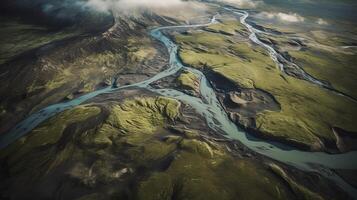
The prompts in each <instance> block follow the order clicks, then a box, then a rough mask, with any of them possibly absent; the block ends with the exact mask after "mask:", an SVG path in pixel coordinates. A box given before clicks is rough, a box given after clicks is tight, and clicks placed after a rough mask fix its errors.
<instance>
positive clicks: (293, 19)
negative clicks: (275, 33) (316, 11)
mask: <svg viewBox="0 0 357 200" xmlns="http://www.w3.org/2000/svg"><path fill="white" fill-rule="evenodd" d="M257 17H258V18H265V19H273V20H279V21H283V22H288V23H297V22H303V21H305V18H304V17H302V16H301V15H299V14H297V13H282V12H279V13H273V12H261V13H259V14H257Z"/></svg>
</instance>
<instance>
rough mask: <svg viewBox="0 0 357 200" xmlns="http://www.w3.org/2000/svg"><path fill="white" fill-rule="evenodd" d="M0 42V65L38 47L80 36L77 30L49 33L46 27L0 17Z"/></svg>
mask: <svg viewBox="0 0 357 200" xmlns="http://www.w3.org/2000/svg"><path fill="white" fill-rule="evenodd" d="M0 21H1V30H0V37H1V38H6V39H4V40H1V44H0V45H1V48H0V64H3V63H5V62H6V61H8V60H10V59H11V58H13V57H14V56H16V55H20V54H21V53H23V52H26V51H28V50H31V49H34V48H37V47H40V46H42V45H45V44H48V43H51V42H53V41H57V40H62V39H65V38H70V37H73V36H77V35H79V34H81V32H80V31H79V30H69V29H68V30H61V31H55V32H54V31H51V30H49V29H48V27H45V26H40V25H32V24H26V23H23V22H21V21H19V20H16V19H11V18H6V17H0Z"/></svg>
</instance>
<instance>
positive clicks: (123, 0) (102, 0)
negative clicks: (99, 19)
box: [86, 0, 184, 11]
mask: <svg viewBox="0 0 357 200" xmlns="http://www.w3.org/2000/svg"><path fill="white" fill-rule="evenodd" d="M182 4H184V2H183V1H181V0H89V1H88V2H87V4H86V6H88V7H90V8H94V9H96V10H98V11H110V10H126V11H127V10H130V9H135V8H170V7H174V6H180V5H182Z"/></svg>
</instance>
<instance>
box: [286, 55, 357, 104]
mask: <svg viewBox="0 0 357 200" xmlns="http://www.w3.org/2000/svg"><path fill="white" fill-rule="evenodd" d="M289 54H290V55H291V56H292V57H293V58H294V59H295V62H296V63H297V64H298V65H299V66H301V67H302V68H303V69H304V70H305V71H306V72H307V73H309V74H311V75H312V76H314V77H316V78H318V79H320V80H325V81H328V82H329V83H331V85H332V87H334V88H336V89H337V90H339V91H341V92H343V93H345V94H349V95H351V96H353V97H354V98H357V91H356V89H355V88H356V85H357V81H356V77H357V72H356V68H357V65H356V63H357V58H356V56H355V55H349V54H344V53H342V52H333V56H331V54H332V52H327V51H323V50H318V49H315V48H309V49H307V50H305V51H290V52H289Z"/></svg>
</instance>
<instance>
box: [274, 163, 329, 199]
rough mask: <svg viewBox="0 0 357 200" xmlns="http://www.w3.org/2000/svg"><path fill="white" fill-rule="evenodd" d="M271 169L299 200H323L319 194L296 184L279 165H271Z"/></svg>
mask: <svg viewBox="0 0 357 200" xmlns="http://www.w3.org/2000/svg"><path fill="white" fill-rule="evenodd" d="M270 168H271V169H272V170H273V172H274V173H276V174H277V175H278V176H280V177H281V178H282V179H284V180H285V181H286V182H287V183H288V184H289V186H290V188H291V190H292V191H294V193H295V195H296V196H297V197H298V199H306V200H310V199H311V200H323V199H324V198H322V197H321V196H320V195H319V194H317V193H314V192H312V191H310V190H309V189H307V188H306V187H304V186H302V185H300V184H298V183H296V182H295V181H294V180H293V179H291V178H290V177H289V176H288V175H287V174H286V173H285V171H284V170H283V169H282V168H280V167H279V166H278V165H275V164H270Z"/></svg>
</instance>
